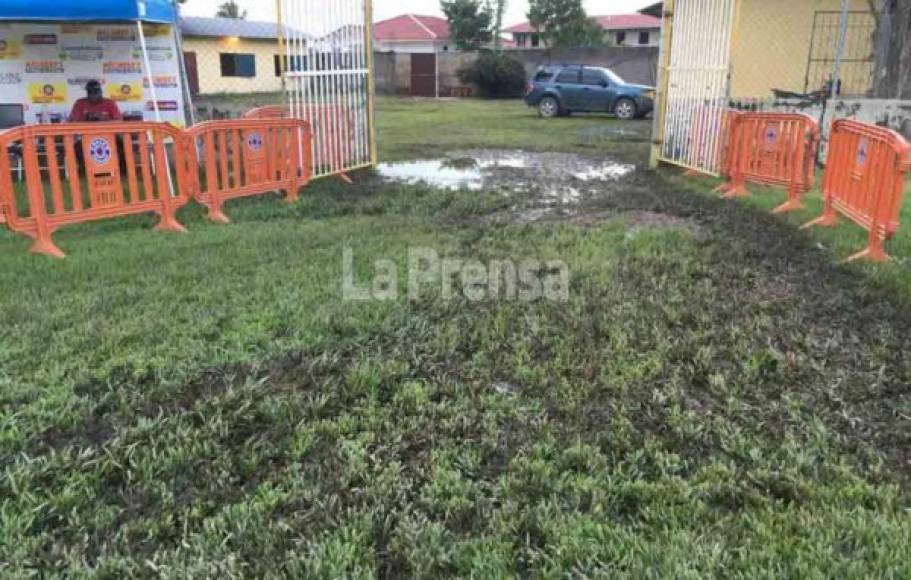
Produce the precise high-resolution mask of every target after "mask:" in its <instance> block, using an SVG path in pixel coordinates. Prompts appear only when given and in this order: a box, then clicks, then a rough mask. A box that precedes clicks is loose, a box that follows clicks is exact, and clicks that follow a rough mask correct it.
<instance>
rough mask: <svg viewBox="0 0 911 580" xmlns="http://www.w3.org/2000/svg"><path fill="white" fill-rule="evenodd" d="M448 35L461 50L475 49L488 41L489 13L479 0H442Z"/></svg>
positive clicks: (487, 8) (441, 5) (489, 35)
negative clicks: (447, 23)
mask: <svg viewBox="0 0 911 580" xmlns="http://www.w3.org/2000/svg"><path fill="white" fill-rule="evenodd" d="M440 7H441V8H442V9H443V14H445V15H446V20H447V21H449V35H450V37H451V38H452V40H453V41H454V42H455V43H456V46H458V47H459V49H461V50H477V49H478V48H480V47H481V46H482V45H484V44H485V43H487V42H489V41H490V37H491V34H490V20H491V13H490V8H489V6H488V5H486V4H485V5H483V6H482V5H481V2H480V1H479V0H442V1H441V2H440Z"/></svg>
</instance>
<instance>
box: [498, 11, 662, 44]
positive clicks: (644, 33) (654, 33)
mask: <svg viewBox="0 0 911 580" xmlns="http://www.w3.org/2000/svg"><path fill="white" fill-rule="evenodd" d="M592 18H593V19H594V20H595V21H596V22H597V23H598V24H599V25H601V28H602V29H603V30H604V35H605V40H606V41H607V42H608V43H609V44H613V45H615V46H658V44H659V41H660V39H661V19H660V18H655V17H654V16H651V15H648V14H613V15H608V16H592ZM506 32H507V33H508V34H511V35H512V39H513V41H514V42H515V43H516V48H518V49H534V48H546V46H545V43H544V38H543V35H542V34H541V32H540V31H538V30H536V29H535V27H534V26H532V25H531V23H529V22H523V23H521V24H516V25H515V26H510V27H509V28H507V29H506Z"/></svg>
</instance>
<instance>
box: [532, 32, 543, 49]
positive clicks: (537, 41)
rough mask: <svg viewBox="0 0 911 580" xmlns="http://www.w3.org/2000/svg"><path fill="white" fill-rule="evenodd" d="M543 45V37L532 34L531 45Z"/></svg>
mask: <svg viewBox="0 0 911 580" xmlns="http://www.w3.org/2000/svg"><path fill="white" fill-rule="evenodd" d="M540 45H541V38H540V37H539V36H538V35H537V34H532V35H531V46H532V48H538V46H540Z"/></svg>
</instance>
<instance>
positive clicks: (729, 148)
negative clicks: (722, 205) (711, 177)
mask: <svg viewBox="0 0 911 580" xmlns="http://www.w3.org/2000/svg"><path fill="white" fill-rule="evenodd" d="M741 115H743V113H741V112H740V111H735V110H734V109H728V110H727V111H725V113H724V120H723V121H722V125H721V131H722V133H721V141H720V143H719V150H718V155H719V161H718V166H719V168H720V170H721V176H722V177H724V178H725V179H730V177H731V171H733V167H734V161H735V160H736V159H737V148H736V147H735V142H734V125H735V124H736V123H737V121H738V120H739V119H740V116H741ZM723 188H724V186H721V187H720V188H719V192H720V191H721V190H722V189H723Z"/></svg>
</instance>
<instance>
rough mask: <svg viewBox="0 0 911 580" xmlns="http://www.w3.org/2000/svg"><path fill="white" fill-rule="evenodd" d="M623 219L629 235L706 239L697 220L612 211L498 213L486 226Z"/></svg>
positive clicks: (579, 223) (541, 209) (583, 224)
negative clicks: (673, 233)
mask: <svg viewBox="0 0 911 580" xmlns="http://www.w3.org/2000/svg"><path fill="white" fill-rule="evenodd" d="M614 220H620V221H623V223H624V224H625V225H626V226H627V229H628V231H629V233H631V234H635V233H636V232H639V231H642V230H650V229H682V230H686V231H688V232H690V233H691V234H693V235H694V236H695V237H696V238H698V239H704V238H705V237H707V235H708V234H707V232H706V231H705V229H704V228H702V227H701V226H700V225H699V224H698V223H697V222H696V220H693V219H690V218H684V217H679V216H674V215H670V214H665V213H659V212H653V211H621V212H618V211H610V210H597V209H594V210H593V209H591V208H586V207H569V208H567V207H561V208H555V207H537V208H530V209H522V210H515V211H504V212H498V213H495V214H493V215H489V216H485V217H484V218H483V220H482V222H483V223H484V224H485V225H508V224H518V225H528V224H541V225H547V224H566V225H571V226H575V227H578V228H585V229H588V228H596V227H598V226H600V225H602V224H604V223H605V222H609V221H614Z"/></svg>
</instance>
